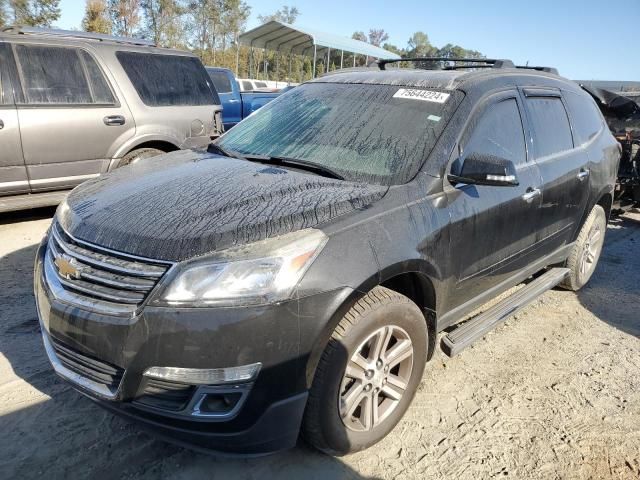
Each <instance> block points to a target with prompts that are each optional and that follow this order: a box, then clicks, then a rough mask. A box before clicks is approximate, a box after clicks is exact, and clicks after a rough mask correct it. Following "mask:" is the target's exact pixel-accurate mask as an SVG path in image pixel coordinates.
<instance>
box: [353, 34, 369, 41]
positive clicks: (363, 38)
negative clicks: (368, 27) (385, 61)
mask: <svg viewBox="0 0 640 480" xmlns="http://www.w3.org/2000/svg"><path fill="white" fill-rule="evenodd" d="M351 38H353V39H354V40H360V41H361V42H366V41H367V36H366V35H365V34H364V32H353V35H351Z"/></svg>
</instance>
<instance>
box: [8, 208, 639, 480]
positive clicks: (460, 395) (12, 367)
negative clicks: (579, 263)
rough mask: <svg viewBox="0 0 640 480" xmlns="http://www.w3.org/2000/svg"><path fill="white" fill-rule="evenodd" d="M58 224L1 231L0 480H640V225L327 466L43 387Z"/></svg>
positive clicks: (49, 375)
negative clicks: (38, 307) (47, 261)
mask: <svg viewBox="0 0 640 480" xmlns="http://www.w3.org/2000/svg"><path fill="white" fill-rule="evenodd" d="M52 213H53V210H51V209H45V210H38V211H35V212H31V213H27V214H25V213H20V214H10V215H4V216H0V285H1V286H2V289H3V292H2V295H1V296H0V301H1V303H0V306H1V308H0V478H36V477H37V478H40V477H42V476H45V475H46V477H47V478H50V479H57V478H65V477H66V478H73V479H77V478H86V477H90V478H93V479H96V478H118V477H122V478H136V479H138V478H145V479H146V478H160V477H163V478H178V479H182V478H184V479H186V478H214V479H216V478H219V479H228V478H234V479H235V478H242V479H245V478H246V479H249V478H256V479H257V478H260V479H263V478H273V477H275V478H292V479H293V478H295V479H298V478H302V477H304V478H305V480H312V479H323V480H324V479H329V478H353V479H358V478H381V479H390V478H416V479H417V478H435V479H467V478H468V479H478V478H497V477H500V478H504V477H511V478H518V479H522V478H541V479H553V478H563V479H565V478H566V479H571V478H594V479H601V478H624V479H628V478H640V392H639V391H640V388H639V387H640V375H638V374H639V372H640V340H639V337H640V313H639V310H640V222H638V219H636V220H633V219H627V220H624V221H623V220H617V221H614V222H613V223H612V225H611V226H610V227H609V230H608V233H607V243H606V245H605V251H604V253H603V255H602V258H601V260H600V265H599V267H598V270H597V272H596V274H595V276H594V278H593V279H592V281H591V283H590V284H589V285H588V286H587V287H586V288H585V289H584V290H583V291H581V292H580V293H579V294H577V295H576V294H574V293H571V292H567V291H562V290H553V291H550V292H548V293H546V294H544V295H543V296H542V297H540V298H539V299H538V300H537V301H536V302H535V303H533V304H532V305H530V306H529V307H527V308H526V309H525V310H523V311H522V312H521V313H519V314H518V315H517V317H515V318H512V319H510V320H509V321H508V322H506V323H505V324H504V325H502V326H501V327H499V328H498V329H496V330H495V331H493V332H492V333H490V334H488V335H487V336H486V338H485V339H484V340H482V341H479V342H477V343H476V344H475V345H474V346H472V347H471V348H469V349H467V350H466V351H464V352H463V353H462V354H461V355H459V356H457V357H456V358H453V359H450V358H447V357H445V356H444V355H443V354H442V353H440V352H438V353H436V356H435V358H434V359H433V361H431V362H430V363H429V364H428V365H427V369H426V371H425V375H424V379H423V382H422V384H421V386H420V390H419V391H418V394H417V395H416V398H415V400H414V403H413V406H412V407H411V408H410V410H409V411H408V413H407V415H406V416H405V418H404V419H403V420H402V421H401V422H400V424H399V425H398V426H397V427H396V429H395V430H394V431H393V432H392V433H391V434H390V435H389V436H388V437H387V438H386V439H385V440H383V441H382V442H380V443H379V444H378V445H376V446H374V447H372V448H371V449H369V450H367V451H365V452H361V453H358V454H355V455H350V456H346V457H343V458H339V459H336V458H331V457H328V456H324V455H321V454H319V453H316V452H314V451H311V450H310V449H308V448H307V447H304V446H299V447H297V448H295V449H293V450H291V451H288V452H283V453H280V454H275V455H272V456H267V457H262V458H258V459H229V458H219V457H214V456H208V455H203V454H199V453H194V452H191V451H189V450H186V449H183V448H179V447H175V446H172V445H169V444H167V443H164V442H161V441H158V440H155V439H154V438H152V437H151V436H148V435H146V434H144V433H141V432H140V431H139V430H138V429H137V428H136V427H135V426H134V425H130V424H127V423H126V422H124V421H123V420H121V419H119V418H116V417H113V416H112V415H110V414H108V413H106V412H104V411H102V410H101V409H99V408H98V407H97V406H95V405H94V404H93V403H92V402H91V401H89V400H88V399H86V398H84V397H82V396H81V395H79V394H78V393H76V392H75V391H74V390H72V389H71V388H70V387H68V386H67V385H66V384H65V383H63V382H62V381H61V380H59V379H58V378H56V376H55V375H54V374H53V372H52V371H51V368H50V367H49V365H48V363H47V360H46V358H45V354H44V350H43V347H42V342H41V340H40V336H39V333H38V323H37V318H36V311H35V307H34V300H33V295H32V292H31V288H32V287H31V285H32V262H33V258H34V254H35V249H36V245H37V243H38V242H39V240H40V238H41V236H42V234H43V232H44V231H45V229H46V228H47V226H48V224H49V222H50V216H51V215H52Z"/></svg>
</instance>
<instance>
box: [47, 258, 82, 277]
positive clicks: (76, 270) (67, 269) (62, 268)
mask: <svg viewBox="0 0 640 480" xmlns="http://www.w3.org/2000/svg"><path fill="white" fill-rule="evenodd" d="M53 263H55V265H56V267H58V273H60V275H61V276H63V277H65V278H67V279H72V278H75V279H76V280H77V279H79V278H80V276H81V271H82V269H81V267H80V266H79V265H77V264H75V261H74V260H73V259H72V258H71V257H68V256H66V255H60V256H59V257H55V258H54V260H53Z"/></svg>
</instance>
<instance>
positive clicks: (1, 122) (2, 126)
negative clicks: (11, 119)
mask: <svg viewBox="0 0 640 480" xmlns="http://www.w3.org/2000/svg"><path fill="white" fill-rule="evenodd" d="M3 128H4V122H3V121H2V120H0V130H2V129H3Z"/></svg>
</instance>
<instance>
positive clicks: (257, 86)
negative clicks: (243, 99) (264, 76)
mask: <svg viewBox="0 0 640 480" xmlns="http://www.w3.org/2000/svg"><path fill="white" fill-rule="evenodd" d="M256 88H267V84H266V83H264V82H256Z"/></svg>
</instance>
